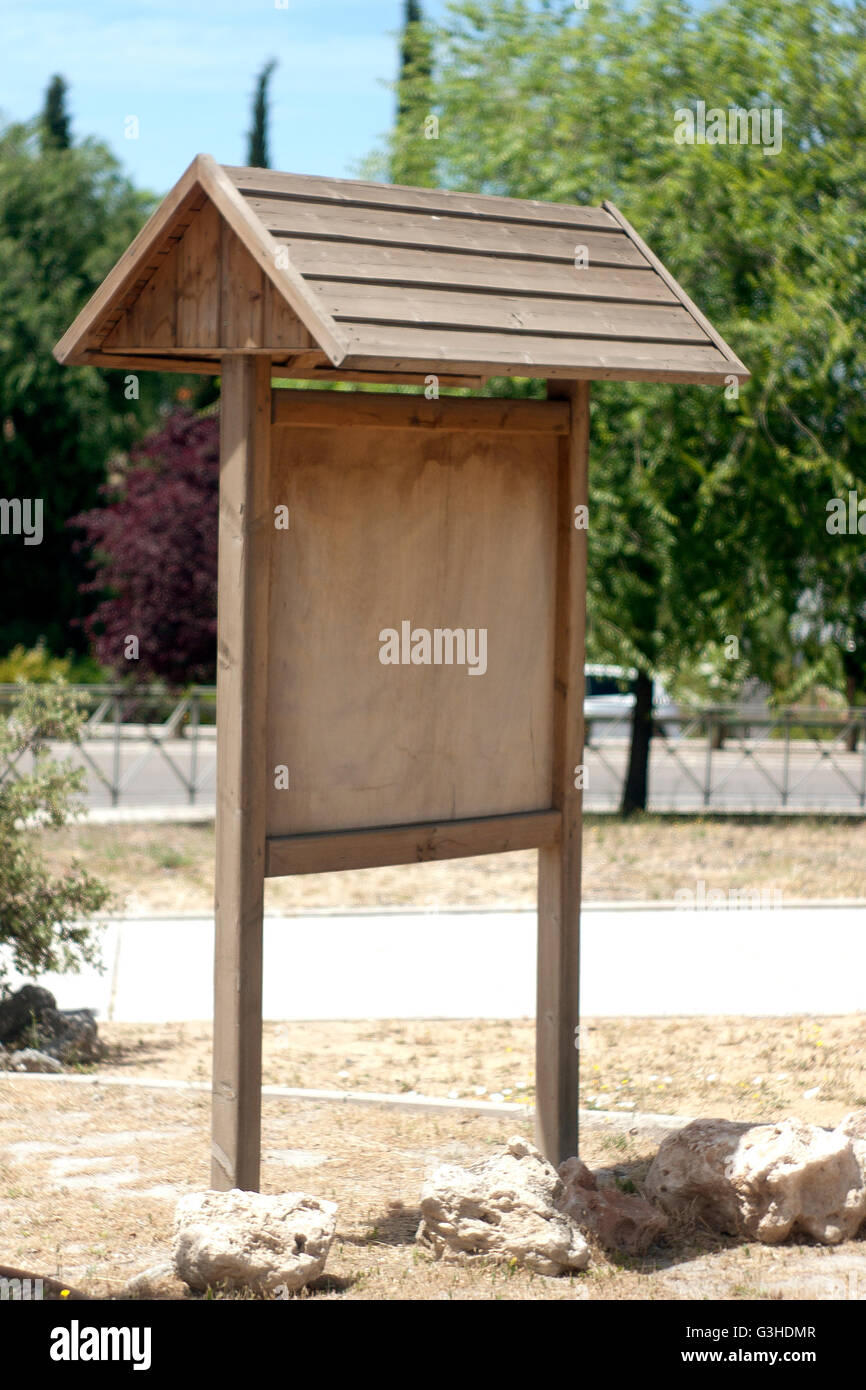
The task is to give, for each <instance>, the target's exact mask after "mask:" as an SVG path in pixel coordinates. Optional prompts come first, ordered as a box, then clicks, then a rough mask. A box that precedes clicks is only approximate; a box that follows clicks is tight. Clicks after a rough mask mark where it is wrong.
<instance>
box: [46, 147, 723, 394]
mask: <svg viewBox="0 0 866 1390" xmlns="http://www.w3.org/2000/svg"><path fill="white" fill-rule="evenodd" d="M164 206H165V208H166V209H167V210H166V212H164V213H163V212H162V211H161V210H160V212H159V213H158V214H157V215H155V217H154V219H152V220H151V223H149V224H148V228H146V229H145V232H144V233H142V237H140V238H138V239H137V240H136V243H135V247H136V248H137V255H136V256H132V257H131V258H130V253H128V254H127V256H126V257H124V258H122V260H121V262H120V263H118V267H117V269H116V271H115V272H112V274H111V275H110V276H109V277H108V279H107V280H106V282H105V285H104V286H103V287H102V288H101V289H100V291H99V292H98V293H97V295H96V296H94V299H93V301H91V304H90V305H88V306H87V308H86V309H85V310H84V311H82V314H80V315H79V317H78V319H77V320H76V323H75V324H74V325H73V328H72V329H71V330H70V332H69V333H68V334H66V335H65V336H64V338H63V340H62V341H61V343H59V344H58V347H57V352H58V356H60V357H61V360H64V361H88V362H98V363H100V364H101V365H107V364H109V363H110V360H111V356H112V354H119V353H123V352H126V353H129V352H131V351H133V350H136V349H137V350H141V351H145V352H147V353H148V355H149V356H151V357H157V358H158V357H160V356H165V358H166V359H170V358H174V357H178V356H183V357H185V358H186V359H187V360H189V361H190V362H193V363H195V365H196V367H197V368H198V369H203V368H207V366H208V365H209V364H211V363H212V362H213V361H214V360H217V362H218V359H219V357H220V356H221V354H223V353H225V352H226V351H229V350H232V349H235V348H247V349H249V350H258V351H261V350H262V349H263V348H269V349H271V350H272V352H273V353H274V356H275V357H276V356H277V355H278V354H279V356H280V360H281V363H282V364H285V361H286V356H285V355H286V353H287V352H288V353H290V354H291V353H296V354H298V355H300V354H301V353H303V351H304V350H305V349H306V350H307V351H312V350H319V351H321V352H322V353H324V354H326V358H327V362H326V365H327V366H330V368H331V369H332V370H333V371H334V372H335V373H339V374H340V375H341V376H342V377H343V378H344V379H351V380H367V379H369V380H381V378H382V376H383V374H385V375H390V376H391V378H392V379H396V378H400V379H403V380H407V381H409V380H422V379H423V378H424V377H425V376H429V375H431V374H433V375H437V374H439V373H440V372H442V373H444V374H447V375H448V376H450V377H452V378H453V377H458V378H459V377H465V378H473V377H474V378H476V379H477V378H479V377H487V376H491V375H494V374H495V375H510V376H526V375H529V374H532V375H535V376H548V377H550V378H554V379H555V378H567V379H573V380H588V379H592V378H600V379H611V380H613V379H616V380H619V379H623V380H647V381H652V380H669V381H683V382H705V383H712V384H716V385H719V384H722V383H724V381H725V379H726V378H729V377H736V378H738V379H740V380H744V379H745V378H746V377H747V376H748V373H747V372H746V369H745V368H744V367H743V364H742V363H741V362H740V361H739V359H738V358H737V357H736V356H735V355H734V353H733V352H731V350H730V348H728V346H727V345H726V343H725V342H724V341H723V340H722V338H721V337H720V336H719V334H718V333H717V332H716V331H715V330H714V329H713V328H712V326H711V325H710V324H709V323H708V322H707V320H706V319H705V318H704V317H703V315H702V314H700V312H699V311H698V310H697V309H696V308H695V306H694V304H692V302H691V300H690V299H689V298H688V296H687V295H686V294H685V292H684V291H683V290H682V289H681V288H680V286H679V285H678V284H677V283H676V281H675V280H674V279H673V277H672V276H671V275H670V273H669V272H668V271H667V270H666V269H665V268H664V266H662V265H661V263H660V262H659V261H658V259H657V258H656V257H655V256H654V255H653V253H652V252H651V251H650V249H649V248H648V247H647V246H646V245H645V244H644V243H643V242H642V241H641V239H640V237H639V236H638V235H637V233H636V232H635V231H634V229H633V228H632V227H631V226H630V225H629V223H628V222H627V221H626V220H625V218H624V217H623V216H622V215H621V214H620V213H619V212H618V210H617V209H616V208H614V207H612V206H611V205H609V204H605V206H604V207H601V208H585V207H568V206H565V205H561V204H558V203H540V202H524V201H521V200H519V199H514V198H499V197H486V196H476V195H472V194H466V193H447V192H442V191H439V190H435V189H412V188H393V187H390V186H388V185H382V184H369V183H363V182H359V181H357V180H340V179H319V178H311V177H308V176H301V175H294V174H281V173H277V172H275V171H273V170H260V169H237V168H224V167H222V166H220V165H218V164H216V163H215V161H214V160H212V159H211V158H210V156H207V155H199V156H198V157H197V159H196V160H195V161H194V163H193V165H192V166H190V169H189V170H187V173H186V174H185V175H184V177H183V179H182V180H181V182H180V184H179V185H178V187H177V189H175V190H173V192H172V194H170V195H169V197H168V199H167V200H166V204H165V205H164ZM217 223H218V224H219V229H220V237H221V247H220V250H219V253H218V254H217V252H215V251H214V249H213V247H214V238H215V236H216V231H215V228H216V226H217Z"/></svg>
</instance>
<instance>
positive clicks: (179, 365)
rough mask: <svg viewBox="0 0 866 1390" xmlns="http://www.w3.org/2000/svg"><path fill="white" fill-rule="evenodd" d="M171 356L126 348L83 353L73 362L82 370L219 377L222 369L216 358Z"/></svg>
mask: <svg viewBox="0 0 866 1390" xmlns="http://www.w3.org/2000/svg"><path fill="white" fill-rule="evenodd" d="M171 352H172V356H171V357H167V356H166V357H159V356H157V355H156V354H155V353H153V352H149V351H147V350H142V351H139V350H137V349H134V348H125V349H124V350H123V351H121V352H82V353H78V354H77V355H76V358H75V360H76V363H77V364H78V365H79V366H84V367H106V368H109V369H111V370H116V371H124V372H126V371H132V372H178V373H183V372H187V373H188V374H189V375H190V376H218V375H219V373H220V371H221V370H222V367H221V363H220V360H219V358H218V357H216V356H215V357H214V358H212V359H209V358H203V357H200V356H199V355H198V354H197V353H195V354H191V355H190V356H189V357H186V356H180V355H179V354H178V353H177V350H176V349H175V348H172V349H171Z"/></svg>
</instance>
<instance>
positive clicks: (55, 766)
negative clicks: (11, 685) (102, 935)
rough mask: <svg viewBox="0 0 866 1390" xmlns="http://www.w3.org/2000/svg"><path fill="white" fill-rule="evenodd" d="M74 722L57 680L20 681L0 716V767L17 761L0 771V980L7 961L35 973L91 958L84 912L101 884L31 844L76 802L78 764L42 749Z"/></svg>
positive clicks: (93, 949)
mask: <svg viewBox="0 0 866 1390" xmlns="http://www.w3.org/2000/svg"><path fill="white" fill-rule="evenodd" d="M80 728H81V712H80V709H79V708H78V706H77V704H76V701H75V699H74V697H73V695H72V694H71V692H70V691H69V690H68V689H64V687H63V686H62V685H61V684H59V683H52V684H49V685H40V686H22V689H21V695H20V697H19V698H18V699H17V701H16V702H15V705H14V707H13V709H12V711H11V713H10V714H9V716H8V718H7V719H4V720H0V768H3V769H5V768H6V767H7V765H8V763H9V762H10V761H11V762H13V763H14V764H16V765H20V766H18V771H19V775H18V776H17V777H15V776H13V775H11V774H9V773H8V772H7V773H6V776H5V778H4V779H3V780H2V781H0V947H2V948H3V950H2V952H0V981H2V980H3V978H4V977H5V976H6V975H7V974H8V972H9V968H10V967H12V968H13V969H15V970H17V971H19V972H20V973H21V974H24V975H34V976H35V975H40V974H43V973H44V972H46V971H76V970H79V969H80V968H81V966H82V965H83V964H86V963H94V962H97V961H98V941H97V937H96V932H95V929H94V926H93V924H92V923H90V922H87V921H85V920H84V919H86V918H89V917H91V916H92V915H93V914H95V913H98V912H101V911H102V909H103V908H104V907H105V906H106V905H107V903H108V902H109V898H110V894H109V890H108V889H107V888H106V887H105V885H104V884H102V883H100V882H99V880H98V879H96V878H94V877H92V875H91V874H89V873H88V872H87V870H86V869H84V868H82V867H81V866H80V865H78V864H75V865H73V866H72V867H71V868H70V869H67V871H66V872H65V873H64V874H62V875H61V876H59V877H56V876H54V875H53V874H52V873H51V872H50V871H49V869H48V868H47V866H46V864H45V863H44V861H43V859H42V857H41V856H40V854H39V849H38V846H39V841H40V838H41V837H42V836H43V835H46V834H50V827H52V826H53V827H58V826H62V825H65V824H66V821H67V819H68V818H69V816H70V815H71V814H73V813H74V812H76V811H78V810H80V809H81V804H80V799H79V796H78V794H79V793H80V792H81V791H82V790H83V785H84V776H85V774H84V770H83V768H76V767H74V766H73V765H72V763H71V762H68V761H65V762H61V761H58V760H57V759H55V758H53V757H52V756H51V753H50V751H49V748H48V740H49V739H59V740H61V741H62V742H72V743H75V742H77V740H78V738H79V734H80ZM28 764H29V770H27V771H24V772H23V773H22V772H21V770H20V767H21V766H24V767H27V766H28ZM34 822H35V825H36V827H38V826H39V824H40V823H41V824H42V825H43V826H44V827H46V828H43V829H39V828H34Z"/></svg>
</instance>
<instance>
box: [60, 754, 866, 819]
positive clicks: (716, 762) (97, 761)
mask: <svg viewBox="0 0 866 1390" xmlns="http://www.w3.org/2000/svg"><path fill="white" fill-rule="evenodd" d="M64 752H68V750H64ZM84 752H85V753H86V758H84V759H82V754H81V753H80V752H75V753H74V754H73V756H74V759H75V760H77V761H82V760H83V761H84V762H85V766H87V768H88V780H89V792H88V796H87V801H88V805H89V806H91V807H94V808H107V807H110V806H111V805H112V798H111V793H110V790H109V787H108V786H106V785H105V783H104V782H102V781H100V778H99V776H98V773H97V771H95V770H94V766H91V765H89V764H88V763H87V759H90V763H91V764H93V765H95V768H96V769H98V770H99V772H101V773H102V776H103V778H104V779H105V782H107V783H109V784H111V783H115V784H120V785H121V786H122V790H121V793H120V797H119V800H118V803H117V804H118V805H119V806H120V807H121V808H132V807H136V806H142V807H153V806H171V807H177V808H178V809H179V808H181V807H183V806H189V805H196V806H199V807H209V808H211V809H212V808H213V804H214V783H215V772H216V743H215V740H213V739H212V738H211V739H208V740H202V741H201V742H200V743H199V745H198V748H197V750H193V747H192V745H191V743H190V741H189V740H187V739H173V740H171V741H170V742H166V743H165V744H164V745H162V746H161V747H160V748H155V747H154V745H153V744H152V743H148V742H147V741H145V740H141V741H129V742H126V743H124V744H123V745H122V746H121V748H120V750H119V754H117V753H116V752H115V749H114V747H113V745H112V744H111V742H110V741H107V740H102V741H99V742H95V741H94V742H90V743H88V744H87V745H86V748H85V750H84ZM626 757H627V747H626V744H625V742H624V741H623V740H622V739H616V740H610V741H606V742H602V743H600V744H599V745H598V747H596V748H590V749H588V750H587V755H586V764H587V768H588V772H589V785H588V789H587V792H586V807H587V810H590V811H604V810H611V809H614V808H615V807H616V805H617V803H618V800H619V789H620V786H621V783H622V778H623V775H624V771H625V764H626ZM706 778H707V753H706V749H705V747H704V746H703V745H701V744H697V743H686V742H682V741H680V742H677V743H675V744H672V745H670V746H669V747H666V746H665V745H664V744H663V743H662V742H657V743H656V745H655V746H654V749H653V754H652V759H651V764H650V805H651V808H652V809H653V810H659V811H668V810H682V811H700V810H705V809H708V806H707V803H706V801H705V797H704V791H703V788H704V786H705V785H706ZM784 782H785V751H784V747H783V745H782V744H780V743H772V744H769V745H768V744H762V745H760V746H757V745H750V746H749V753H748V754H747V755H746V754H744V753H743V751H742V749H740V748H738V747H737V746H736V745H731V746H730V747H726V748H725V749H723V750H721V751H720V752H714V753H713V754H712V756H711V763H710V786H711V787H712V796H711V799H710V802H709V809H714V810H721V811H774V810H779V809H782V808H783V806H784V805H787V809H789V810H792V811H810V810H811V811H853V812H860V813H863V811H864V810H866V756H864V754H863V753H854V754H851V753H844V752H839V751H838V750H836V749H834V750H833V761H832V762H830V761H829V760H828V759H827V758H822V757H821V755H820V752H819V751H818V749H816V748H815V747H814V746H813V745H807V744H801V743H793V744H792V746H791V751H790V761H789V768H788V785H789V787H790V789H791V793H790V796H789V798H788V801H787V803H785V802H783V798H782V795H781V791H780V788H781V787H782V786H783V785H784ZM189 783H193V784H194V786H195V789H196V790H195V795H194V797H192V796H191V794H190V791H189V788H188V784H189Z"/></svg>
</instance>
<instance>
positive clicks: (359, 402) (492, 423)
mask: <svg viewBox="0 0 866 1390" xmlns="http://www.w3.org/2000/svg"><path fill="white" fill-rule="evenodd" d="M273 419H274V424H275V425H276V426H283V427H285V428H289V429H291V428H298V427H299V426H302V427H305V428H324V429H333V428H335V427H340V426H342V428H344V429H369V428H374V429H376V428H378V429H410V428H418V429H421V430H475V431H493V432H494V433H496V434H498V433H500V432H505V433H509V432H511V433H517V434H567V433H568V429H569V419H570V414H569V407H568V402H567V401H533V400H507V399H506V400H503V399H500V398H498V397H497V398H485V397H481V398H480V399H475V400H473V399H472V398H471V397H466V396H442V397H441V398H440V399H439V400H435V401H428V400H424V399H423V398H422V397H419V396H405V395H396V394H395V395H388V394H386V393H385V392H380V391H376V392H372V391H371V392H361V391H359V392H357V393H356V394H347V393H345V392H342V391H340V392H331V391H278V392H277V393H276V394H275V395H274V398H273Z"/></svg>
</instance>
